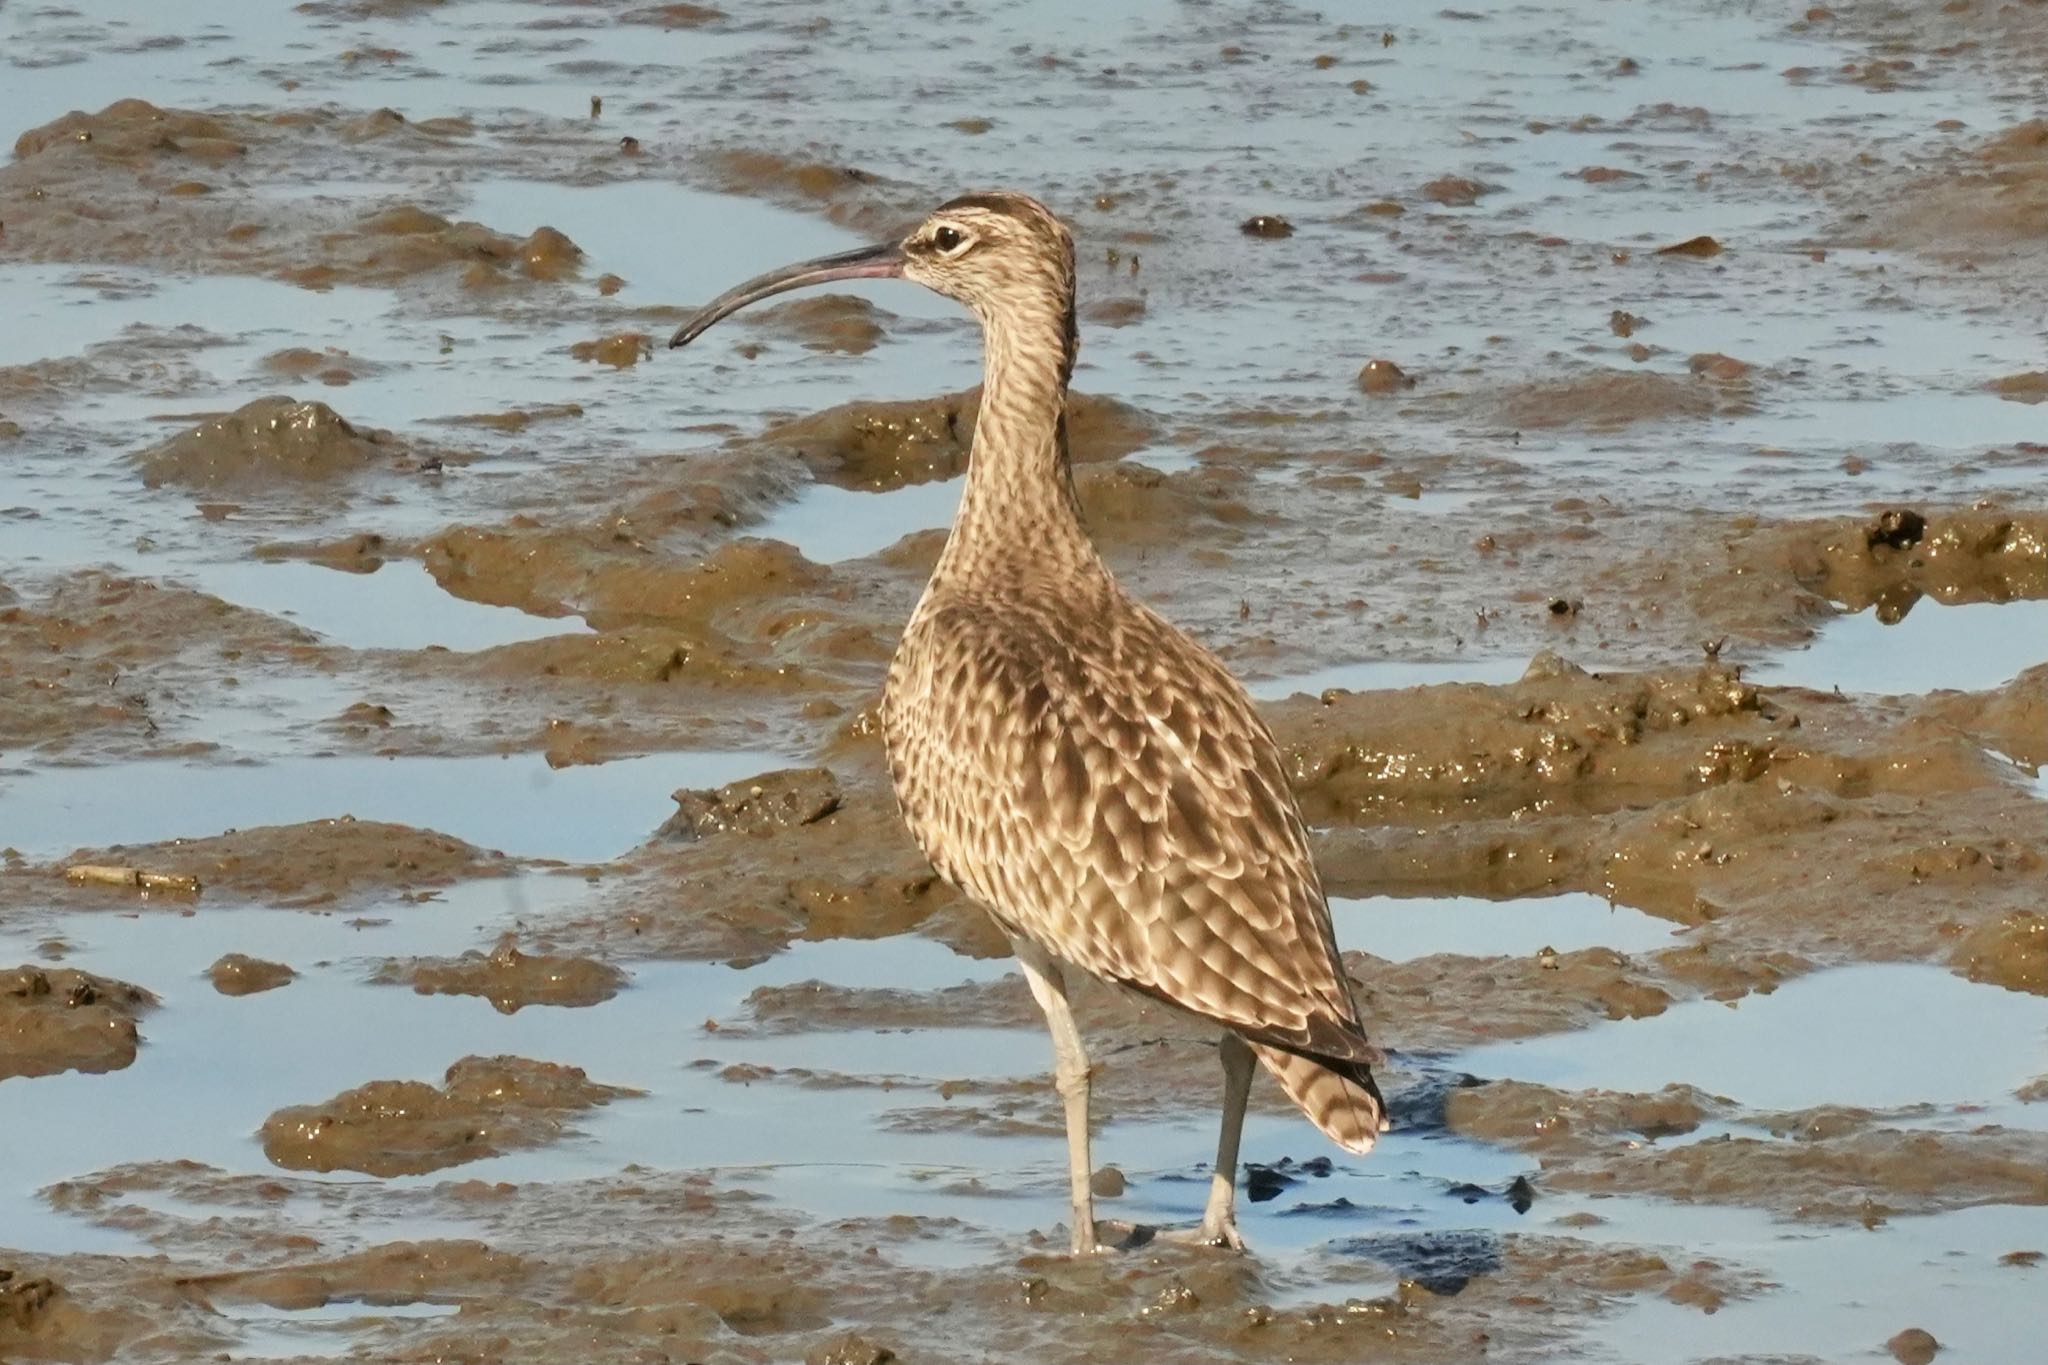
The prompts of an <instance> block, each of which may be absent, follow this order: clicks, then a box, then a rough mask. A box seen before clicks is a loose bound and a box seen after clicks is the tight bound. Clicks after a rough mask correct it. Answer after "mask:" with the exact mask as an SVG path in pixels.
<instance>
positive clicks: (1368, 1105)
mask: <svg viewBox="0 0 2048 1365" xmlns="http://www.w3.org/2000/svg"><path fill="white" fill-rule="evenodd" d="M1251 1046H1252V1051H1253V1052H1255V1053H1257V1054H1258V1058H1259V1060H1260V1061H1262V1062H1264V1063H1265V1064H1266V1070H1268V1071H1270V1072H1272V1073H1273V1077H1274V1079H1276V1080H1278V1081H1279V1082H1280V1088H1281V1089H1282V1090H1285V1091H1286V1092H1287V1098H1289V1099H1291V1100H1293V1101H1294V1102H1295V1103H1296V1104H1298V1105H1300V1106H1301V1112H1302V1113H1304V1114H1306V1115H1308V1120H1309V1122H1310V1123H1313V1124H1314V1125H1315V1126H1316V1127H1318V1128H1320V1129H1322V1130H1323V1132H1324V1133H1325V1134H1326V1135H1327V1136H1328V1137H1329V1139H1330V1141H1332V1142H1334V1143H1336V1144H1337V1145H1338V1146H1339V1147H1342V1148H1343V1149H1344V1150H1345V1151H1347V1152H1352V1153H1355V1154H1356V1155H1359V1156H1364V1155H1365V1154H1366V1153H1367V1152H1369V1151H1371V1150H1372V1145H1373V1143H1375V1142H1377V1141H1379V1136H1380V1134H1381V1133H1384V1132H1386V1131H1387V1126H1388V1125H1387V1102H1386V1101H1385V1100H1383V1099H1381V1098H1380V1088H1379V1085H1378V1083H1377V1082H1375V1081H1374V1080H1373V1078H1372V1068H1371V1067H1369V1066H1367V1065H1366V1064H1365V1063H1363V1062H1349V1061H1339V1060H1337V1059H1334V1058H1325V1059H1318V1058H1314V1057H1304V1056H1302V1055H1301V1054H1300V1053H1296V1052H1289V1051H1287V1050H1286V1049H1285V1048H1277V1047H1268V1046H1266V1045H1265V1044H1263V1043H1253V1044H1252V1045H1251Z"/></svg>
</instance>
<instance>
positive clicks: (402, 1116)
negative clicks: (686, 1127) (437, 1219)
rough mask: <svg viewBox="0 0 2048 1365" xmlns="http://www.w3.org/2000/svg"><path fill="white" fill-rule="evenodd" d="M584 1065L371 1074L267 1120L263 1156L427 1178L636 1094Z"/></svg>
mask: <svg viewBox="0 0 2048 1365" xmlns="http://www.w3.org/2000/svg"><path fill="white" fill-rule="evenodd" d="M635 1093H637V1092H635V1091H631V1090H622V1089H619V1088H617V1087H615V1086H609V1085H598V1084H595V1083H593V1082H592V1081H590V1080H589V1079H587V1078H586V1077H585V1076H584V1074H583V1071H582V1070H581V1068H578V1067H565V1066H557V1065H555V1064H554V1063H552V1062H535V1061H529V1060H527V1059H525V1058H523V1057H465V1058H463V1059H462V1060H461V1061H459V1062H457V1063H455V1064H454V1065H453V1066H451V1067H449V1068H448V1074H447V1078H446V1082H445V1084H443V1085H442V1086H440V1087H438V1088H437V1087H435V1086H431V1085H428V1084H426V1083H424V1082H422V1081H372V1082H370V1084H368V1085H365V1086H360V1087H358V1088H356V1089H354V1090H346V1091H343V1092H342V1093H341V1094H339V1095H336V1096H335V1097H334V1098H333V1099H331V1100H328V1101H327V1102H325V1103H324V1104H312V1105H298V1106H295V1107H293V1108H289V1109H280V1110H278V1111H277V1112H276V1113H275V1114H272V1115H271V1116H270V1117H269V1118H268V1119H266V1120H264V1123H263V1130H262V1134H261V1136H262V1139H263V1151H264V1155H266V1156H268V1157H269V1158H270V1160H271V1161H272V1162H273V1163H275V1164H276V1165H279V1166H284V1167H287V1168H290V1169H292V1170H301V1171H338V1170H346V1171H361V1172H363V1173H364V1174H366V1175H375V1176H393V1175H421V1174H424V1173H425V1172H427V1171H438V1170H440V1169H442V1168H443V1167H445V1166H458V1165H461V1164H462V1163H463V1162H465V1161H477V1160H481V1159H482V1158H484V1157H487V1156H497V1155H499V1154H500V1153H502V1152H506V1151H511V1150H513V1149H515V1148H519V1147H537V1146H540V1145H542V1144H544V1143H548V1142H552V1141H554V1140H555V1139H556V1138H557V1137H559V1136H561V1135H562V1133H563V1132H564V1131H565V1130H566V1129H567V1127H568V1125H569V1122H570V1120H571V1119H572V1118H573V1117H574V1116H575V1115H576V1114H578V1113H580V1112H582V1111H583V1110H585V1109H589V1108H591V1107H593V1106H595V1105H600V1104H606V1103H609V1102H610V1101H611V1100H613V1099H617V1098H619V1097H621V1096H625V1095H631V1094H635Z"/></svg>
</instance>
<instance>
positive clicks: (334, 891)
mask: <svg viewBox="0 0 2048 1365" xmlns="http://www.w3.org/2000/svg"><path fill="white" fill-rule="evenodd" d="M67 861H69V862H80V861H90V862H101V863H112V864H117V865H134V866H138V867H148V868H151V869H154V870H158V871H162V872H166V873H172V874H177V875H182V876H190V877H197V878H198V879H199V880H200V882H201V883H202V884H204V885H205V887H206V894H207V898H208V899H209V900H210V901H211V900H235V899H249V900H260V901H264V902H267V903H269V904H273V905H280V906H292V907H304V906H316V905H327V904H331V903H333V902H334V901H337V900H340V899H343V898H345V897H348V896H350V895H352V894H354V893H357V892H373V891H381V890H386V889H397V890H406V889H411V888H415V887H435V886H446V885H448V884H449V883H451V882H456V881H461V880H464V879H465V878H469V877H477V876H486V877H488V876H494V875H500V874H503V873H506V872H510V871H511V870H512V868H513V864H512V863H511V862H510V860H508V859H507V858H505V856H504V855H503V854H498V853H487V852H485V851H484V850H482V849H479V848H476V847H475V846H473V845H471V844H466V843H464V842H463V841H462V840H460V839H457V838H454V837H452V836H450V835H446V834H437V833H435V832H434V831H432V830H424V829H415V828H413V827H412V826H410V825H394V824H387V823H385V822H383V821H378V820H357V819H355V818H354V817H353V816H341V817H339V818H337V819H333V820H308V821H305V822H304V823H302V824H296V825H259V826H257V827H255V828H253V829H238V830H234V831H232V832H230V833H227V834H217V835H214V836H212V837H210V838H206V839H172V840H169V841H167V842H164V843H160V844H116V845H114V846H112V847H110V848H107V849H103V850H96V851H92V852H89V853H81V854H78V855H74V856H73V857H72V858H70V859H68V860H67ZM82 894H83V893H81V895H82ZM99 894H100V896H101V898H102V899H104V893H99ZM124 903H125V901H124Z"/></svg>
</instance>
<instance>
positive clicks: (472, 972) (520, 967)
mask: <svg viewBox="0 0 2048 1365" xmlns="http://www.w3.org/2000/svg"><path fill="white" fill-rule="evenodd" d="M372 980H375V981H379V982H384V983H409V984H410V985H411V986H412V988H413V990H414V991H415V992H417V993H418V994H420V995H476V996H482V997H483V998H484V999H486V1000H488V1001H490V1002H491V1008H493V1009H495V1010H497V1012H498V1013H500V1014H517V1013H518V1012H519V1011H520V1010H522V1009H524V1008H526V1007H527V1006H528V1005H558V1006H564V1007H568V1008H572V1009H573V1008H583V1007H586V1006H590V1005H600V1004H603V1003H604V1002H605V1001H607V1000H609V999H611V998H612V997H613V996H614V995H617V994H618V993H619V988H620V987H621V986H623V985H624V984H625V982H626V974H625V973H624V972H622V971H620V970H619V969H618V968H617V967H614V966H612V965H611V964H610V963H608V962H599V961H596V960H595V959H592V958H587V957H566V956H557V955H555V954H553V953H522V952H520V951H519V945H518V943H517V941H516V940H515V938H514V936H513V935H511V934H507V935H505V936H504V938H503V939H501V940H499V942H498V946H497V947H495V948H493V949H492V950H491V951H490V953H489V954H484V953H474V952H472V953H464V954H463V955H462V956H461V957H459V958H414V959H412V960H411V961H409V962H387V963H385V964H384V965H383V966H382V967H380V968H379V969H378V970H377V974H376V976H375V977H373V978H372Z"/></svg>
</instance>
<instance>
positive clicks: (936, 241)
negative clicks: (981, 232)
mask: <svg viewBox="0 0 2048 1365" xmlns="http://www.w3.org/2000/svg"><path fill="white" fill-rule="evenodd" d="M966 240H967V234H966V233H964V232H962V231H961V230H960V229H959V228H956V227H942V228H939V229H938V230H937V231H935V232H933V233H932V245H933V246H935V247H937V248H938V249H939V250H941V251H943V252H946V253H948V254H951V253H952V252H955V251H958V250H959V249H960V246H961V244H962V243H963V242H965V241H966Z"/></svg>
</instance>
